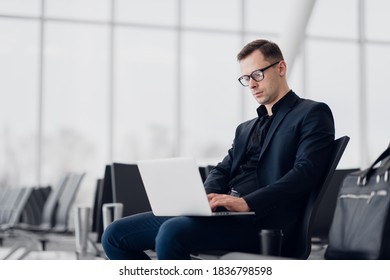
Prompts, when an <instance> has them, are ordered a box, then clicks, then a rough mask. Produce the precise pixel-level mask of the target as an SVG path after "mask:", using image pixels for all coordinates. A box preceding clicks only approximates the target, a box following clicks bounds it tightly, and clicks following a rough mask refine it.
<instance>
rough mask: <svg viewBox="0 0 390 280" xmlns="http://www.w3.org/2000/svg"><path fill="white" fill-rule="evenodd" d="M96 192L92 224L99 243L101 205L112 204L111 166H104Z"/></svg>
mask: <svg viewBox="0 0 390 280" xmlns="http://www.w3.org/2000/svg"><path fill="white" fill-rule="evenodd" d="M97 191H98V193H97V194H96V195H97V198H96V205H94V208H96V215H95V218H94V223H95V228H96V233H97V234H96V242H97V243H100V242H101V241H102V240H101V239H102V234H103V215H102V208H103V204H105V203H112V202H113V198H112V197H113V195H112V175H111V165H106V166H105V169H104V177H103V179H102V182H101V185H100V186H99V187H98V188H97Z"/></svg>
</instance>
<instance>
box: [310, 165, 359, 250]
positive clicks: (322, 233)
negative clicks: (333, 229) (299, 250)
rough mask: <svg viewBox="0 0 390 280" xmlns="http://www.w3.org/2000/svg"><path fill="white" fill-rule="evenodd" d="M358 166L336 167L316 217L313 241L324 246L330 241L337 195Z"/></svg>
mask: <svg viewBox="0 0 390 280" xmlns="http://www.w3.org/2000/svg"><path fill="white" fill-rule="evenodd" d="M358 170H359V169H358V168H351V169H336V170H335V172H334V174H333V176H332V179H331V181H330V182H329V185H328V188H327V190H326V191H325V193H324V195H323V197H322V199H321V202H320V204H319V206H318V209H317V214H316V216H315V218H314V224H313V232H312V242H313V243H315V244H317V245H319V247H320V248H322V247H323V246H324V245H326V244H327V243H328V235H329V230H330V226H331V224H332V220H333V215H334V211H335V209H336V203H337V195H338V193H339V190H340V187H341V184H342V182H343V180H344V178H345V176H346V175H347V174H349V173H352V172H355V171H358Z"/></svg>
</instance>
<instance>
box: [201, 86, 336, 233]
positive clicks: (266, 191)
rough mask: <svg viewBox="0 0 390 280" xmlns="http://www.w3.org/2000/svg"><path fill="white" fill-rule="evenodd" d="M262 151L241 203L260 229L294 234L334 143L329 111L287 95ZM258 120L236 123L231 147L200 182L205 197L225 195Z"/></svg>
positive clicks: (289, 94) (324, 107)
mask: <svg viewBox="0 0 390 280" xmlns="http://www.w3.org/2000/svg"><path fill="white" fill-rule="evenodd" d="M285 98H286V100H285V102H283V104H281V105H282V106H281V107H280V108H279V110H278V112H277V113H276V114H275V116H274V120H273V122H272V124H271V126H270V128H269V131H268V133H267V135H266V138H265V140H264V144H263V146H262V148H261V152H260V157H259V160H258V163H257V169H256V173H257V174H256V175H257V190H256V191H254V192H252V193H250V194H245V195H244V199H245V200H246V202H247V203H248V205H249V207H250V208H251V209H252V211H255V213H256V219H257V224H258V226H259V228H281V229H283V230H284V232H285V236H286V235H287V236H286V237H288V235H289V234H290V233H291V232H292V231H293V230H294V226H295V225H296V223H297V220H298V219H299V218H300V215H301V214H302V210H303V207H304V206H305V199H306V198H307V196H308V194H309V192H310V190H311V189H312V188H314V187H317V186H318V185H319V184H320V180H321V178H322V177H323V174H324V170H325V166H326V164H327V162H328V155H329V154H330V151H331V147H332V143H333V141H334V121H333V116H332V112H331V110H330V109H329V107H328V106H327V105H326V104H324V103H320V102H315V101H312V100H308V99H303V98H300V97H298V96H297V95H296V94H295V93H294V92H292V91H291V92H289V93H288V94H287V96H286V97H285ZM257 121H258V118H255V119H253V120H250V121H247V122H244V123H242V124H240V125H239V126H238V127H237V129H236V134H235V139H234V141H233V145H232V148H231V149H230V150H229V151H228V154H227V156H226V157H225V158H224V159H223V160H222V162H220V163H219V164H218V165H217V166H216V167H215V168H214V169H213V170H212V171H211V172H210V174H209V176H208V177H207V179H206V181H205V188H206V192H207V193H213V192H214V193H227V192H228V191H229V189H228V187H227V186H228V182H229V181H230V179H231V178H233V177H234V176H235V175H236V174H237V171H238V168H239V167H240V164H241V160H242V159H243V157H244V155H245V152H246V146H247V144H248V141H249V139H250V135H251V132H252V131H253V129H254V127H255V123H256V122H257Z"/></svg>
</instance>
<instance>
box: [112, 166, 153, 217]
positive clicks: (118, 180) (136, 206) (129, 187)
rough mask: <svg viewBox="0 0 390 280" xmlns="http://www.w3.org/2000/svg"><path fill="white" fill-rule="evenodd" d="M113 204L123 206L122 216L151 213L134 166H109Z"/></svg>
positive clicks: (142, 185)
mask: <svg viewBox="0 0 390 280" xmlns="http://www.w3.org/2000/svg"><path fill="white" fill-rule="evenodd" d="M111 175H112V190H113V191H112V193H113V202H119V203H122V204H123V216H129V215H133V214H138V213H142V212H147V211H151V209H152V208H151V206H150V203H149V199H148V196H147V195H146V191H145V187H144V184H143V182H142V179H141V174H140V173H139V170H138V166H137V165H136V164H124V163H113V164H112V165H111Z"/></svg>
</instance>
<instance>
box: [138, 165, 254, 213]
mask: <svg viewBox="0 0 390 280" xmlns="http://www.w3.org/2000/svg"><path fill="white" fill-rule="evenodd" d="M137 164H138V169H139V172H140V174H141V178H142V181H143V183H144V187H145V190H146V194H147V196H148V199H149V202H150V205H151V208H152V211H153V213H154V215H156V216H220V215H254V212H229V211H226V212H212V211H211V208H210V205H209V202H208V199H207V195H206V191H205V188H204V186H203V182H202V178H201V175H200V172H199V167H198V165H197V163H196V161H195V160H194V159H193V158H168V159H154V160H140V161H138V162H137Z"/></svg>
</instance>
